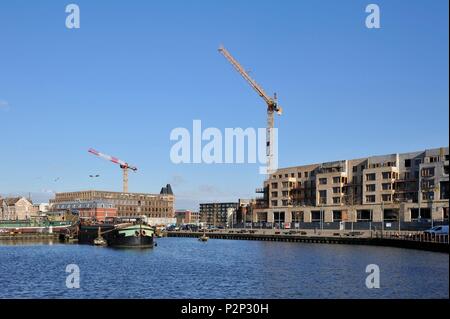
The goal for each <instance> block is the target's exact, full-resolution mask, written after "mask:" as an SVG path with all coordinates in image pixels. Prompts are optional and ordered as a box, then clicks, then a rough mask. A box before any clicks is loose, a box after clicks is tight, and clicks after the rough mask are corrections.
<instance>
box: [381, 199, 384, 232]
mask: <svg viewBox="0 0 450 319" xmlns="http://www.w3.org/2000/svg"><path fill="white" fill-rule="evenodd" d="M383 232H384V202H383V198H382V199H381V238H383Z"/></svg>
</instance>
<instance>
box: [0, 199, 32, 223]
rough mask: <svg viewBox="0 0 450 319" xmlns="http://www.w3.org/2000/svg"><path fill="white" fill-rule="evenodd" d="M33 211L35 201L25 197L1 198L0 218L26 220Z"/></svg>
mask: <svg viewBox="0 0 450 319" xmlns="http://www.w3.org/2000/svg"><path fill="white" fill-rule="evenodd" d="M34 215H35V214H34V213H33V203H32V202H31V200H28V199H27V198H25V197H7V198H3V199H1V198H0V220H26V219H30V218H31V217H32V216H34Z"/></svg>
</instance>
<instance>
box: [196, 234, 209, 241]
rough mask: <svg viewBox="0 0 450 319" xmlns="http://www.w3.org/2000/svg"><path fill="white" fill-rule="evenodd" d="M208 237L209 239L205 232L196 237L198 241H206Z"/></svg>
mask: <svg viewBox="0 0 450 319" xmlns="http://www.w3.org/2000/svg"><path fill="white" fill-rule="evenodd" d="M208 239H209V237H208V236H206V234H205V233H203V235H202V236H200V237H199V238H198V240H200V241H208Z"/></svg>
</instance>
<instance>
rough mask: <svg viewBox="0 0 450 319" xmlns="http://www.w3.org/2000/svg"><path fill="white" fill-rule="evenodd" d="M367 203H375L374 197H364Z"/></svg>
mask: <svg viewBox="0 0 450 319" xmlns="http://www.w3.org/2000/svg"><path fill="white" fill-rule="evenodd" d="M366 202H367V203H375V195H366Z"/></svg>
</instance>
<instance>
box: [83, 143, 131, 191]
mask: <svg viewBox="0 0 450 319" xmlns="http://www.w3.org/2000/svg"><path fill="white" fill-rule="evenodd" d="M88 152H89V153H91V154H94V155H96V156H99V157H101V158H104V159H105V160H108V161H111V162H113V163H116V164H119V166H120V168H121V169H122V171H123V192H124V193H128V170H129V169H131V170H132V171H134V172H135V171H137V167H134V166H131V165H129V164H128V163H126V162H124V161H122V160H120V159H118V158H117V157H114V156H110V155H106V154H103V153H100V152H98V151H96V150H94V149H93V148H90V149H89V150H88Z"/></svg>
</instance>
